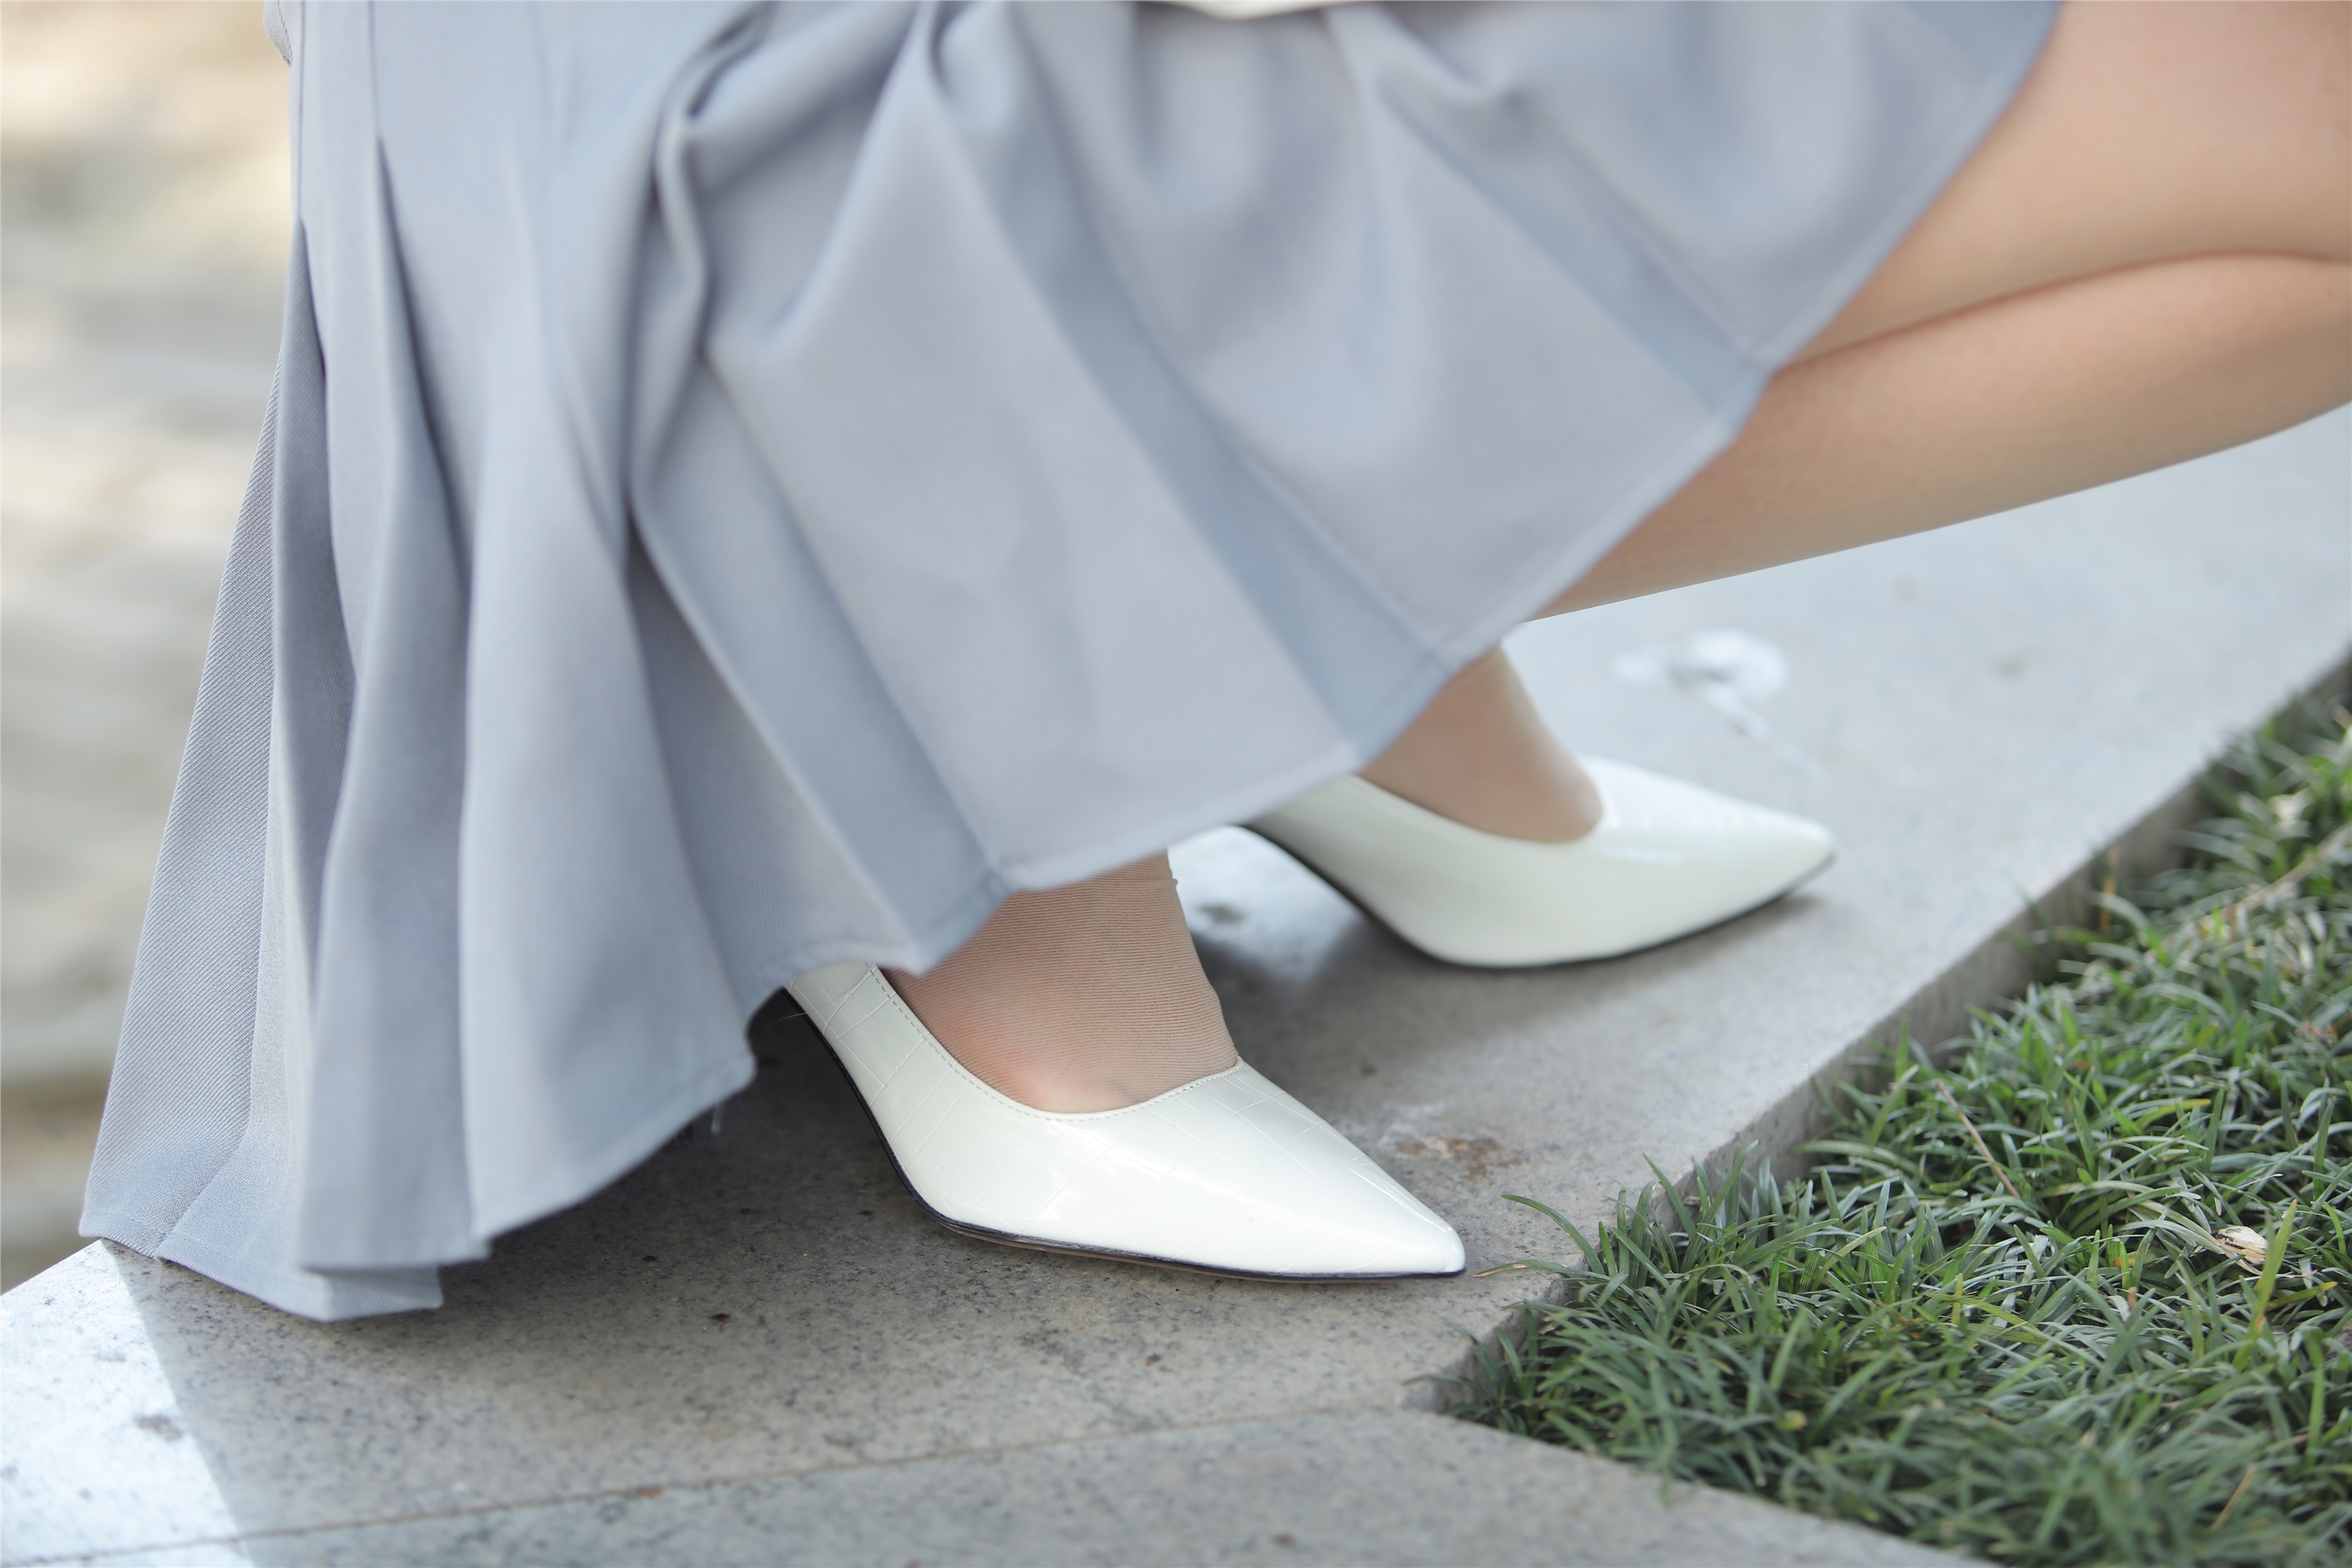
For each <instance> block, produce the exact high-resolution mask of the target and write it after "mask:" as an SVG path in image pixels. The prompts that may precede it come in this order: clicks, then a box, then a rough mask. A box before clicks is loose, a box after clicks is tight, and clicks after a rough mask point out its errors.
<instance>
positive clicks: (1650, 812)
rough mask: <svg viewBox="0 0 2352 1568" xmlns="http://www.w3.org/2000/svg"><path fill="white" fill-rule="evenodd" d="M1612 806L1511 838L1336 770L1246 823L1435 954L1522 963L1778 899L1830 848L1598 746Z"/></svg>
mask: <svg viewBox="0 0 2352 1568" xmlns="http://www.w3.org/2000/svg"><path fill="white" fill-rule="evenodd" d="M1584 768H1585V771H1586V772H1587V773H1590V774H1591V778H1592V782H1593V783H1594V784H1596V785H1598V786H1599V788H1600V791H1601V800H1602V803H1603V806H1604V809H1603V811H1602V813H1601V821H1600V823H1599V825H1598V826H1595V827H1594V828H1593V829H1592V831H1591V832H1590V833H1587V834H1586V835H1585V836H1584V837H1581V838H1578V839H1573V840H1571V841H1570V842H1569V843H1566V844H1539V843H1532V842H1530V841H1528V840H1526V839H1520V838H1504V837H1498V836H1496V835H1495V834H1491V833H1481V832H1479V831H1478V830H1477V829H1475V828H1471V827H1465V826H1462V825H1461V824H1460V823H1458V822H1454V821H1450V820H1449V819H1447V818H1445V817H1443V816H1437V815H1436V814H1435V813H1433V812H1430V811H1425V810H1423V808H1422V807H1420V806H1417V805H1413V804H1412V802H1410V801H1406V800H1401V799H1399V798H1398V797H1397V796H1395V795H1391V794H1389V793H1388V792H1387V791H1386V790H1383V789H1381V788H1380V787H1379V786H1378V785H1376V784H1369V783H1367V782H1365V781H1364V780H1362V779H1360V778H1356V777H1352V776H1350V777H1348V778H1342V779H1339V780H1336V781H1334V782H1333V783H1331V784H1326V785H1324V786H1323V787H1322V788H1321V789H1318V790H1316V791H1314V792H1313V793H1311V794H1308V795H1302V796H1300V797H1299V798H1298V799H1297V800H1295V801H1292V802H1291V803H1290V804H1289V805H1285V806H1282V807H1279V808H1278V809H1276V810H1274V811H1271V812H1268V813H1267V814H1266V815H1265V816H1262V817H1259V818H1258V819H1257V820H1256V821H1255V822H1253V823H1251V824H1249V826H1250V827H1251V829H1252V830H1253V831H1255V832H1256V833H1259V834H1261V835H1263V836H1265V837H1267V838H1270V839H1272V840H1273V841H1274V842H1275V843H1276V844H1278V845H1280V846H1281V847H1283V848H1285V849H1286V850H1288V851H1289V852H1290V853H1291V854H1292V855H1294V856H1296V857H1297V858H1298V859H1300V860H1302V861H1304V862H1305V863H1306V864H1307V867H1308V868H1310V869H1312V870H1313V871H1314V872H1315V873H1316V874H1317V875H1318V876H1320V877H1322V878H1323V879H1325V880H1326V881H1328V882H1330V883H1331V884H1333V885H1334V886H1335V887H1337V888H1339V890H1340V891H1342V892H1344V893H1346V894H1347V895H1348V896H1349V898H1351V899H1353V900H1356V902H1357V903H1358V904H1360V905H1361V906H1362V907H1363V908H1364V909H1365V910H1369V911H1370V913H1372V914H1373V915H1374V916H1376V917H1378V918H1379V919H1380V920H1381V921H1382V922H1383V923H1384V924H1386V925H1387V926H1388V927H1389V929H1390V930H1391V931H1395V932H1396V933H1397V935H1399V936H1401V937H1402V938H1403V939H1404V940H1405V941H1407V942H1411V943H1412V945H1414V946H1415V947H1418V948H1420V949H1421V950H1422V951H1423V952H1426V953H1428V954H1429V955H1430V956H1431V957H1433V958H1440V959H1444V960H1445V961H1446V962H1447V963H1465V964H1475V965H1481V966H1485V967H1492V968H1517V967H1523V966H1527V965H1531V964H1539V963H1564V962H1567V961H1569V960H1571V959H1585V958H1611V957H1614V956H1616V955H1617V954H1619V953H1624V952H1633V951H1635V950H1636V949H1639V948H1644V947H1651V946H1654V945H1655V944H1657V943H1659V942H1669V941H1672V940H1673V939H1674V938H1675V937H1678V936H1685V935H1688V934H1689V933H1690V932H1692V931H1700V930H1703V929H1705V928H1706V927H1707V926H1711V925H1715V924H1717V923H1718V922H1720V921H1726V920H1729V919H1730V918H1731V917H1732V916H1734V915H1738V914H1743V913H1745V912H1747V911H1748V910H1752V909H1754V908H1756V907H1757V906H1758V905H1759V904H1764V903H1769V902H1770V901H1771V900H1774V899H1777V898H1779V897H1780V895H1781V894H1783V893H1786V892H1788V891H1790V889H1793V888H1795V887H1797V886H1798V885H1799V884H1801V883H1802V882H1804V881H1805V880H1807V879H1809V878H1811V877H1812V876H1814V875H1816V874H1817V873H1819V872H1820V871H1821V870H1822V868H1825V867H1826V866H1828V865H1829V863H1830V861H1831V860H1832V858H1835V856H1836V853H1837V846H1836V843H1835V841H1834V840H1832V838H1831V837H1830V833H1829V829H1827V828H1825V827H1823V826H1820V825H1819V824H1818V823H1812V822H1808V821H1806V820H1805V819H1804V818H1802V817H1798V816H1789V815H1788V814H1787V813H1785V812H1779V811H1771V810H1768V809H1767V808H1765V807H1763V806H1760V805H1747V804H1746V803H1744V802H1741V801H1737V800H1733V799H1731V798H1730V797H1729V796H1727V795H1717V794H1716V793H1715V792H1714V791H1712V790H1706V789H1701V788H1699V787H1698V786H1697V785H1696V784H1683V783H1680V782H1679V781H1677V780H1675V779H1670V778H1663V777H1661V776H1659V775H1658V774H1656V773H1645V772H1644V771H1643V770H1642V769H1640V768H1634V767H1628V766H1626V765H1625V764H1624V763H1611V762H1603V761H1601V760H1599V759H1588V760H1587V761H1586V762H1585V763H1584Z"/></svg>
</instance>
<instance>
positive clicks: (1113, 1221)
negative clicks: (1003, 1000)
mask: <svg viewBox="0 0 2352 1568" xmlns="http://www.w3.org/2000/svg"><path fill="white" fill-rule="evenodd" d="M791 989H792V992H793V995H794V996H795V997H796V998H798V999H799V1001H800V1002H801V1004H802V1005H803V1006H804V1007H806V1008H807V1009H808V1012H809V1016H810V1017H811V1018H812V1019H813V1020H814V1022H815V1023H816V1025H817V1027H818V1029H819V1030H820V1031H821V1032H822V1033H823V1034H824V1037H825V1039H826V1041H827V1042H828V1043H829V1044H830V1045H831V1046H832V1047H833V1048H834V1052H835V1055H837V1056H838V1057H839V1058H841V1061H842V1064H843V1066H844V1067H845V1068H847V1069H848V1071H849V1075H850V1078H851V1079H852V1081H854V1082H855V1083H856V1086H857V1089H858V1091H859V1092H860V1094H862V1095H863V1096H864V1097H865V1100H866V1109H867V1110H870V1111H871V1112H872V1113H873V1116H874V1121H875V1124H876V1125H877V1127H878V1128H880V1130H881V1131H882V1136H883V1139H884V1141H885V1142H887V1144H888V1145H889V1147H890V1152H891V1155H892V1157H893V1158H894V1159H895V1160H897V1162H898V1170H899V1173H900V1174H902V1175H903V1176H904V1177H905V1178H906V1181H907V1184H908V1186H909V1187H911V1188H913V1189H914V1192H915V1195H916V1196H917V1197H918V1198H919V1199H921V1200H922V1202H923V1204H924V1205H925V1206H926V1207H928V1208H929V1209H930V1211H931V1212H932V1213H933V1214H934V1215H937V1216H938V1217H939V1218H940V1219H941V1220H942V1221H944V1222H946V1223H947V1224H948V1225H950V1226H954V1227H955V1228H957V1229H959V1230H963V1231H967V1232H971V1233H974V1234H977V1235H981V1236H985V1237H990V1238H991V1239H994V1240H998V1241H1005V1242H1011V1243H1014V1244H1016V1245H1021V1246H1027V1247H1044V1248H1047V1249H1049V1250H1055V1251H1065V1252H1078V1253H1086V1254H1089V1255H1093V1256H1098V1257H1111V1258H1133V1259H1136V1260H1138V1261H1141V1262H1149V1263H1163V1264H1171V1265H1174V1266H1177V1267H1180V1268H1198V1269H1204V1270H1208V1271H1211V1272H1215V1273H1225V1274H1243V1275H1251V1276H1263V1277H1268V1278H1274V1279H1396V1278H1401V1277H1407V1276H1415V1275H1444V1274H1458V1273H1460V1272H1461V1271H1462V1268H1463V1251H1462V1241H1461V1238H1460V1237H1458V1236H1456V1235H1455V1234H1454V1227H1453V1226H1449V1225H1447V1224H1446V1223H1445V1221H1444V1220H1443V1219H1441V1218H1439V1217H1438V1216H1437V1215H1435V1214H1433V1213H1432V1212H1430V1210H1429V1209H1428V1208H1427V1207H1426V1206H1425V1205H1423V1204H1422V1203H1421V1201H1420V1200H1419V1199H1417V1198H1415V1197H1414V1196H1413V1195H1412V1194H1411V1193H1408V1192H1406V1191H1405V1190H1404V1188H1402V1186H1400V1185H1398V1184H1397V1183H1396V1182H1395V1181H1394V1180H1392V1179H1391V1177H1390V1176H1389V1175H1388V1173H1386V1172H1384V1171H1382V1170H1381V1168H1380V1167H1379V1166H1378V1165H1376V1164H1374V1163H1372V1162H1371V1160H1370V1158H1368V1157H1367V1156H1366V1155H1365V1154H1364V1152H1362V1151H1361V1150H1360V1149H1358V1148H1357V1147H1356V1146H1355V1145H1354V1144H1352V1143H1350V1142H1348V1141H1347V1139H1345V1138H1343V1137H1341V1136H1340V1135H1339V1132H1338V1131H1335V1130H1334V1129H1333V1128H1332V1127H1331V1125H1330V1124H1329V1123H1328V1122H1327V1121H1324V1120H1323V1119H1322V1118H1321V1117H1319V1116H1318V1115H1316V1114H1315V1113H1314V1112H1313V1111H1311V1110H1307V1107H1305V1106H1304V1105H1301V1104H1300V1103H1299V1102H1298V1101H1297V1100H1293V1099H1292V1098H1291V1097H1290V1096H1289V1095H1287V1094H1286V1093H1284V1092H1283V1091H1282V1089H1279V1088H1277V1087H1276V1085H1274V1084H1273V1083H1270V1082H1268V1081H1267V1080H1266V1079H1265V1078H1264V1077H1263V1076H1262V1075H1261V1074H1259V1073H1258V1072H1257V1071H1256V1069H1255V1068H1251V1067H1250V1066H1249V1065H1248V1064H1247V1063H1237V1064H1235V1065H1234V1067H1232V1068H1228V1069H1227V1070H1225V1071H1223V1072H1221V1073H1217V1074H1214V1075H1213V1076H1212V1077H1209V1078H1204V1079H1196V1080H1195V1081H1193V1082H1192V1083H1189V1084H1186V1085H1184V1086H1183V1087H1182V1088H1181V1089H1172V1090H1171V1091H1170V1092H1168V1093H1166V1094H1163V1095H1160V1097H1158V1098H1157V1099H1154V1100H1146V1101H1144V1102H1143V1103H1142V1104H1140V1105H1134V1106H1129V1107H1127V1108H1126V1109H1124V1110H1105V1111H1091V1112H1084V1113H1064V1112H1054V1111H1044V1110H1034V1109H1033V1108H1031V1107H1029V1106H1025V1105H1023V1104H1021V1103H1020V1102H1019V1101H1017V1100H1011V1099H1008V1098H1006V1097H1005V1096H1004V1095H1003V1094H1000V1093H998V1092H997V1091H996V1090H995V1089H992V1088H990V1087H989V1086H988V1085H987V1084H985V1083H983V1082H982V1081H981V1080H980V1079H977V1078H975V1077H973V1076H972V1075H971V1073H970V1072H968V1071H967V1070H965V1068H963V1067H962V1066H961V1064H960V1063H958V1062H957V1061H956V1060H955V1058H952V1057H951V1056H950V1055H949V1054H948V1052H947V1050H946V1049H945V1047H942V1046H940V1043H939V1042H938V1041H937V1040H936V1039H934V1038H933V1037H931V1034H930V1031H929V1030H928V1029H926V1028H924V1027H923V1026H922V1024H921V1022H920V1021H919V1019H917V1018H916V1017H915V1016H914V1014H913V1013H912V1012H911V1011H910V1010H909V1009H908V1007H907V1005H906V1004H905V1003H904V1002H903V1001H902V1000H900V998H899V997H898V993H897V991H896V990H894V989H893V988H892V987H891V985H890V983H889V981H888V980H887V978H886V977H885V976H884V975H883V974H882V973H880V972H879V971H878V970H875V969H872V968H870V967H868V966H866V965H864V964H842V965H836V966H835V967H834V968H833V969H830V970H819V971H817V972H815V973H813V974H809V975H804V976H803V977H801V978H800V979H799V980H796V981H794V982H793V985H792V987H791Z"/></svg>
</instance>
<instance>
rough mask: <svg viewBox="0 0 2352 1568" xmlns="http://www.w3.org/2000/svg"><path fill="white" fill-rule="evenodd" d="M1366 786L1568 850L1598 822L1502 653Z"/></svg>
mask: <svg viewBox="0 0 2352 1568" xmlns="http://www.w3.org/2000/svg"><path fill="white" fill-rule="evenodd" d="M1362 777H1363V778H1364V779H1365V780H1366V781H1367V782H1368V783H1370V784H1377V785H1379V786H1380V787H1381V789H1384V790H1386V791H1388V792H1389V793H1390V794H1391V795H1398V796H1401V797H1402V798H1403V799H1405V800H1408V801H1411V802H1412V804H1413V805H1418V806H1420V807H1422V808H1423V810H1425V811H1433V812H1435V813H1436V814H1437V815H1438V816H1443V817H1446V818H1448V819H1449V820H1451V821H1454V822H1458V823H1460V824H1461V825H1462V826H1465V827H1475V828H1476V829H1478V830H1479V831H1480V832H1482V833H1492V834H1496V835H1497V836H1499V837H1505V838H1524V839H1530V840H1533V841H1535V842H1538V843H1553V844H1557V843H1565V842H1567V841H1568V840H1570V839H1573V838H1581V837H1584V835H1585V834H1587V833H1590V832H1591V830H1592V829H1593V827H1594V826H1596V825H1597V824H1598V823H1599V822H1600V820H1601V792H1600V791H1599V790H1598V789H1596V788H1595V787H1594V786H1593V784H1592V781H1591V778H1590V777H1588V776H1587V775H1586V773H1585V772H1584V770H1583V769H1582V768H1580V767H1579V766H1578V765H1577V763H1576V759H1575V758H1574V757H1572V756H1570V755H1569V753H1568V752H1567V750H1566V748H1564V747H1562V746H1561V745H1560V743H1559V741H1557V740H1556V739H1554V738H1553V736H1552V733H1551V731H1550V730H1549V728H1548V727H1547V726H1546V725H1545V724H1544V721H1543V719H1542V716H1541V715H1539V714H1538V713H1537V711H1536V707H1535V703H1534V701H1533V700H1531V699H1530V698H1529V697H1528V692H1527V688H1526V687H1524V686H1523V685H1521V684H1520V682H1519V678H1518V675H1517V672H1516V671H1515V670H1513V669H1512V668H1511V665H1510V661H1509V660H1508V659H1507V658H1505V657H1504V656H1503V653H1502V650H1501V649H1499V648H1497V649H1496V650H1495V651H1493V652H1491V653H1489V654H1487V655H1486V657H1485V658H1480V659H1478V660H1476V661H1475V662H1474V663H1472V664H1471V665H1469V666H1468V667H1466V668H1464V669H1463V671H1462V672H1461V673H1460V674H1458V675H1456V676H1455V677H1454V679H1452V680H1450V681H1448V682H1447V683H1446V684H1445V686H1444V688H1443V689H1440V690H1439V692H1438V694H1437V696H1436V697H1435V698H1434V699H1433V700H1431V702H1430V704H1429V706H1428V707H1426V708H1424V709H1423V710H1422V712H1421V716H1420V717H1419V718H1417V719H1415V720H1414V721H1412V725H1411V726H1409V727H1408V728H1407V729H1406V731H1405V732H1404V733H1403V734H1402V735H1400V736H1398V737H1397V739H1396V742H1395V743H1394V744H1393V745H1391V746H1390V747H1389V749H1388V750H1387V751H1385V752H1381V754H1380V755H1379V756H1378V757H1376V758H1374V759H1373V760H1372V762H1371V763H1370V765H1369V766H1367V767H1366V768H1365V769H1364V770H1363V773H1362Z"/></svg>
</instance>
